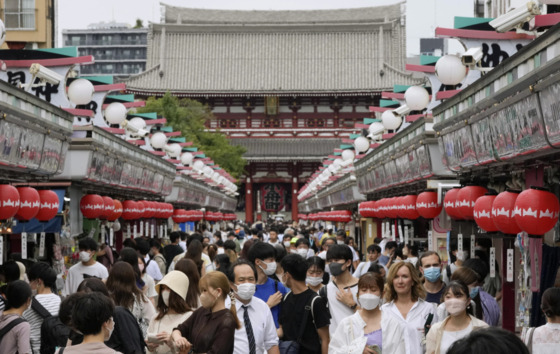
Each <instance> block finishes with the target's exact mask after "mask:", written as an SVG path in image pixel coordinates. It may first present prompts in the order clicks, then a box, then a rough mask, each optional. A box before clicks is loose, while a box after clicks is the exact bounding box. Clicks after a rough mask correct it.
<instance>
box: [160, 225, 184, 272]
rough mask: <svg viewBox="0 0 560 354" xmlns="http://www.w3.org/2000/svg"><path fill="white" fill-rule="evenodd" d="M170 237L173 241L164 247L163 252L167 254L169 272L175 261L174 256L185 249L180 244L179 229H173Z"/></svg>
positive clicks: (166, 260)
mask: <svg viewBox="0 0 560 354" xmlns="http://www.w3.org/2000/svg"><path fill="white" fill-rule="evenodd" d="M169 239H170V240H171V243H170V244H169V245H167V246H165V247H164V248H163V254H165V262H166V263H167V271H168V272H169V266H170V265H171V262H173V258H175V256H177V255H178V254H181V253H183V252H184V251H183V249H182V248H181V246H179V241H180V239H181V234H180V233H179V231H173V232H172V233H170V234H169Z"/></svg>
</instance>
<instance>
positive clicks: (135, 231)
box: [132, 223, 142, 238]
mask: <svg viewBox="0 0 560 354" xmlns="http://www.w3.org/2000/svg"><path fill="white" fill-rule="evenodd" d="M132 230H133V231H132V233H133V234H134V238H136V237H138V230H137V228H136V224H134V226H133V227H132ZM140 231H142V223H140Z"/></svg>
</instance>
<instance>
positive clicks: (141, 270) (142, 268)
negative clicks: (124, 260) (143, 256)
mask: <svg viewBox="0 0 560 354" xmlns="http://www.w3.org/2000/svg"><path fill="white" fill-rule="evenodd" d="M138 268H139V269H140V273H142V272H143V271H144V263H142V264H138Z"/></svg>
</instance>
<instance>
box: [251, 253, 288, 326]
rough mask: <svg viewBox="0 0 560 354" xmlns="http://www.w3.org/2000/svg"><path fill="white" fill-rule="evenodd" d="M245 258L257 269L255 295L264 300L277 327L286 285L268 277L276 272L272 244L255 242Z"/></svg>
mask: <svg viewBox="0 0 560 354" xmlns="http://www.w3.org/2000/svg"><path fill="white" fill-rule="evenodd" d="M247 259H248V261H249V262H251V263H252V264H253V265H254V266H255V268H256V269H257V275H258V277H257V290H256V292H255V296H256V297H257V298H259V299H261V300H263V301H265V302H266V304H267V305H268V307H270V311H271V312H272V317H273V318H274V325H275V326H276V328H278V315H279V313H280V308H281V307H282V305H281V302H282V297H283V296H284V295H285V294H287V293H288V290H286V287H285V286H284V285H283V284H282V283H281V282H279V281H277V280H274V279H272V278H270V277H271V276H272V275H274V274H275V273H276V251H275V249H274V246H272V245H269V244H268V243H265V242H257V243H255V244H254V245H253V246H252V247H251V249H249V252H248V253H247Z"/></svg>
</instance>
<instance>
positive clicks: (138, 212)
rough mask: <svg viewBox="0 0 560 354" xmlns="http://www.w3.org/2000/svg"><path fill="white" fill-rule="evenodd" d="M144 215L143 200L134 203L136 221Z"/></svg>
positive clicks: (144, 206)
mask: <svg viewBox="0 0 560 354" xmlns="http://www.w3.org/2000/svg"><path fill="white" fill-rule="evenodd" d="M145 215H146V204H144V201H143V200H139V201H137V202H136V219H142V218H144V217H145Z"/></svg>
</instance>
